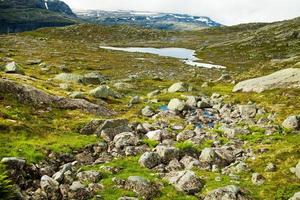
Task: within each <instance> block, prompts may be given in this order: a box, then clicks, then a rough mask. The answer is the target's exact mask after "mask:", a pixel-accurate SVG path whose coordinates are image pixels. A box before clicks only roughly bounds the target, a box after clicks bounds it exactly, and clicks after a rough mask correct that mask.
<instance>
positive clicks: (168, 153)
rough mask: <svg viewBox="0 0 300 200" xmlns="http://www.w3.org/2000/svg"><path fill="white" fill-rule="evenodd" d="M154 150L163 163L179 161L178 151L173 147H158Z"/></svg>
mask: <svg viewBox="0 0 300 200" xmlns="http://www.w3.org/2000/svg"><path fill="white" fill-rule="evenodd" d="M155 150H156V152H157V153H158V155H159V156H160V158H161V159H162V162H164V163H169V162H170V161H171V160H173V159H179V150H178V149H177V148H175V147H169V146H163V145H158V146H157V147H156V148H155Z"/></svg>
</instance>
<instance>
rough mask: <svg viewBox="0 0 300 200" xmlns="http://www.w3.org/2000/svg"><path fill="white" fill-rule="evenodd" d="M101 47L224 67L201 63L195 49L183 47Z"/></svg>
mask: <svg viewBox="0 0 300 200" xmlns="http://www.w3.org/2000/svg"><path fill="white" fill-rule="evenodd" d="M100 48H101V49H108V50H114V51H126V52H133V53H150V54H155V55H159V56H165V57H172V58H178V59H180V60H182V62H184V63H185V64H187V65H191V66H195V67H205V68H219V69H223V68H226V67H224V66H221V65H215V64H211V63H203V62H201V61H200V59H199V58H197V57H196V56H195V55H196V51H195V50H192V49H185V48H143V47H126V48H121V47H109V46H100Z"/></svg>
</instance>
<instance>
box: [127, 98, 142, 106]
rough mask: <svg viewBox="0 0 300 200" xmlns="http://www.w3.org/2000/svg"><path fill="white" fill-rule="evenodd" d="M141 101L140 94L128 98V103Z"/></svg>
mask: <svg viewBox="0 0 300 200" xmlns="http://www.w3.org/2000/svg"><path fill="white" fill-rule="evenodd" d="M140 102H141V98H140V96H134V97H132V98H131V99H130V102H129V105H133V104H138V103H140Z"/></svg>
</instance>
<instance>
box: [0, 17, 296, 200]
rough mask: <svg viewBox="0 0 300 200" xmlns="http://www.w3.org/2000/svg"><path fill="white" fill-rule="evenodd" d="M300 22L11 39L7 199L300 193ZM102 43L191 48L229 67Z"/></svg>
mask: <svg viewBox="0 0 300 200" xmlns="http://www.w3.org/2000/svg"><path fill="white" fill-rule="evenodd" d="M298 29H299V19H294V20H290V21H285V22H277V23H273V24H249V25H240V26H235V27H220V28H213V29H207V30H201V31H195V32H189V31H188V32H176V31H159V30H149V29H142V28H136V27H129V26H116V27H106V26H98V25H87V24H82V25H74V26H70V27H63V28H46V29H41V30H37V31H33V32H25V33H19V34H13V35H1V36H0V66H1V72H0V76H1V78H0V159H1V165H0V196H1V198H3V199H37V200H39V199H53V200H56V199H105V200H106V199H108V200H110V199H111V200H115V199H119V200H131V199H132V200H133V199H160V200H166V199H176V200H177V199H178V200H180V199H191V200H194V199H203V200H219V199H229V200H250V199H272V200H273V199H276V200H277V199H278V200H279V199H287V200H296V199H299V192H300V181H299V180H300V148H299V146H300V135H299V131H300V116H299V111H300V107H299V103H298V102H299V100H300V96H299V92H300V88H299V87H300V86H299V82H300V80H299V70H298V69H299V64H298V63H299V61H300V60H299V59H300V58H299V37H298V34H297V33H298V32H297V31H298ZM124 32H126V34H124ZM208 33H210V34H208ZM290 33H293V34H291V35H290ZM202 36H203V37H202ZM195 41H197V42H195ZM140 44H141V45H140ZM254 44H255V45H254ZM100 45H110V46H133V45H135V46H136V45H137V46H153V47H162V46H164V47H169V46H174V47H186V48H191V49H195V50H196V51H197V56H199V57H200V58H202V59H204V60H205V61H207V62H212V63H217V64H221V65H224V66H226V67H227V68H226V69H205V68H195V67H192V66H188V65H185V64H184V63H182V62H180V61H179V60H177V59H175V58H169V57H159V56H156V55H151V54H143V53H130V52H118V51H111V50H105V49H101V48H99V46H100ZM252 45H253V46H252ZM269 45H270V46H269ZM286 45H288V47H287V46H286ZM271 47H272V48H274V49H272V48H271ZM228 49H229V51H226V50H228ZM287 49H288V50H287ZM238 50H239V51H238ZM253 52H258V53H257V54H253ZM259 53H263V54H264V55H265V56H261V54H259ZM229 54H232V55H231V56H230V57H229V56H228V55H229ZM279 54H280V55H279ZM233 58H236V59H233ZM242 61H243V62H242ZM250 66H252V68H250ZM247 69H251V70H247Z"/></svg>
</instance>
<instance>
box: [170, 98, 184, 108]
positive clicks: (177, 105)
mask: <svg viewBox="0 0 300 200" xmlns="http://www.w3.org/2000/svg"><path fill="white" fill-rule="evenodd" d="M185 106H186V104H185V102H184V101H181V100H179V99H171V100H170V102H169V104H168V109H169V110H172V111H183V110H184V108H185Z"/></svg>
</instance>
